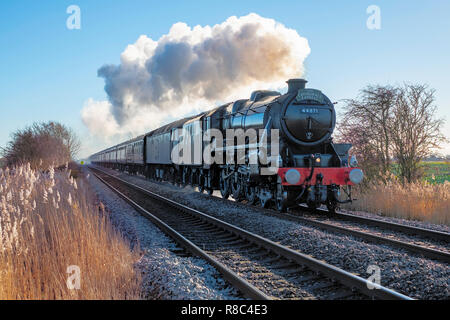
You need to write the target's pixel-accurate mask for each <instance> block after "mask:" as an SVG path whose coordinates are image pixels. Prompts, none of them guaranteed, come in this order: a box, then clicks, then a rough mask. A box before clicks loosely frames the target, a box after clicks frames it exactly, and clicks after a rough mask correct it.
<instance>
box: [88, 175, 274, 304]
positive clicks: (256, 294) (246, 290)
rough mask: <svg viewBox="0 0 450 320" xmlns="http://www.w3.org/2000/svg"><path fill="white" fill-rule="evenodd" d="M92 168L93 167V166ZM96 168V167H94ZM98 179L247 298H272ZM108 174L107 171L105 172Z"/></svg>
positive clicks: (98, 177) (100, 178) (97, 176)
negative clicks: (208, 264) (207, 263)
mask: <svg viewBox="0 0 450 320" xmlns="http://www.w3.org/2000/svg"><path fill="white" fill-rule="evenodd" d="M91 169H92V168H91ZM94 170H95V169H94ZM100 171H101V170H100ZM92 173H93V174H94V175H95V177H96V178H97V179H99V180H100V181H101V182H102V183H104V184H105V185H106V186H107V187H108V188H110V189H111V190H112V191H114V192H115V193H117V194H118V195H119V196H120V197H121V198H122V199H124V200H125V201H126V202H127V203H129V204H130V205H131V206H132V207H134V208H135V209H136V210H137V211H138V212H139V213H140V214H141V215H143V216H144V217H146V218H147V219H149V220H150V221H151V222H153V223H154V224H155V225H156V226H158V228H160V229H161V230H162V231H163V232H164V233H166V234H167V235H168V236H170V237H171V238H172V239H173V240H175V242H176V243H178V244H179V245H180V246H181V247H183V248H185V249H186V250H187V251H189V252H190V253H192V254H193V255H195V256H198V257H200V258H202V259H204V260H206V261H208V262H209V263H210V264H211V265H212V266H213V267H214V268H216V270H217V271H219V272H220V273H221V274H222V275H223V277H224V279H225V280H227V281H228V282H229V283H230V284H231V285H233V286H234V287H235V288H237V289H238V290H239V291H240V292H242V293H243V294H244V295H245V296H246V297H247V298H251V299H256V300H270V299H271V298H270V297H269V296H267V295H266V294H265V293H263V292H262V291H260V290H259V289H258V288H256V287H255V286H253V285H252V284H251V283H249V282H247V281H246V280H245V279H243V278H242V277H240V276H238V275H237V274H236V273H235V272H234V271H232V270H231V269H229V268H228V267H227V266H225V265H224V264H222V263H221V262H220V261H218V260H217V259H215V258H214V257H212V256H211V255H209V254H208V253H206V252H205V251H204V250H202V249H200V248H199V247H198V246H196V245H195V244H194V243H192V242H191V241H190V240H189V239H187V238H185V237H184V236H183V235H181V234H180V233H179V232H177V231H176V230H175V229H173V228H172V227H170V226H169V225H167V224H166V223H164V222H163V221H162V220H161V219H159V218H158V217H156V216H155V215H154V214H152V213H150V212H149V211H148V210H146V209H144V208H143V207H141V206H140V205H139V204H137V203H136V202H135V201H133V200H132V199H130V198H129V197H127V196H126V195H125V194H123V193H122V192H120V191H119V190H117V189H116V188H115V187H113V186H112V185H111V184H110V183H108V182H107V181H105V180H104V179H103V178H102V177H100V176H99V175H98V174H97V173H95V172H93V171H92ZM103 173H104V174H106V173H105V172H103Z"/></svg>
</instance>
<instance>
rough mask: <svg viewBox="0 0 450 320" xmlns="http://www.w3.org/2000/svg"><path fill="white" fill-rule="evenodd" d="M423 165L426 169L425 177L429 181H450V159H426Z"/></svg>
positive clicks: (424, 169)
mask: <svg viewBox="0 0 450 320" xmlns="http://www.w3.org/2000/svg"><path fill="white" fill-rule="evenodd" d="M421 165H422V169H423V171H424V179H425V180H426V181H428V182H429V183H444V182H445V181H449V182H450V162H449V161H424V162H422V163H421Z"/></svg>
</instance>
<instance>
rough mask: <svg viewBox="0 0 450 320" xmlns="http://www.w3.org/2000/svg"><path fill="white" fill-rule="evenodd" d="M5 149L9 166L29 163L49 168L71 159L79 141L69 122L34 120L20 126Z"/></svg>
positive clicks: (76, 150) (77, 148)
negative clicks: (68, 124)
mask: <svg viewBox="0 0 450 320" xmlns="http://www.w3.org/2000/svg"><path fill="white" fill-rule="evenodd" d="M11 136H12V140H11V141H10V142H9V143H8V145H7V146H6V148H4V149H3V150H2V153H3V156H4V158H5V160H6V164H7V165H8V166H16V165H21V164H25V163H29V164H30V165H31V167H32V168H40V169H44V168H48V167H50V166H52V165H55V166H59V165H62V164H64V163H67V162H69V161H70V160H71V159H72V158H73V157H74V156H75V155H76V153H77V152H78V150H79V148H80V142H79V140H78V138H77V136H76V134H75V133H74V132H73V131H72V130H71V129H70V128H67V127H66V126H64V125H62V124H59V123H56V122H47V123H34V124H33V125H32V126H30V127H27V128H25V129H23V130H17V131H16V132H14V133H13V134H12V135H11Z"/></svg>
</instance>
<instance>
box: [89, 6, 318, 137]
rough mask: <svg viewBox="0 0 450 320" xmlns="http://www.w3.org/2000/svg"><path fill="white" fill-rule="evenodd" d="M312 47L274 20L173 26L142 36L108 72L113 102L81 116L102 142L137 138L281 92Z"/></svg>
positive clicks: (103, 73) (253, 17) (96, 104)
mask: <svg viewBox="0 0 450 320" xmlns="http://www.w3.org/2000/svg"><path fill="white" fill-rule="evenodd" d="M309 53H310V48H309V45H308V41H307V40H306V39H305V38H303V37H300V35H299V34H298V33H297V31H295V30H293V29H288V28H286V27H285V26H283V25H282V24H280V23H277V22H276V21H275V20H273V19H267V18H263V17H260V16H259V15H257V14H249V15H247V16H244V17H240V18H237V17H234V16H233V17H230V18H228V19H227V20H226V21H225V22H223V23H222V24H218V25H215V26H213V27H210V26H205V27H201V26H195V27H194V28H191V27H189V26H188V25H186V24H185V23H181V22H179V23H176V24H174V25H173V26H172V27H171V29H170V31H169V33H168V34H166V35H164V36H162V37H161V38H160V39H159V40H158V41H154V40H152V39H151V38H149V37H147V36H145V35H142V36H140V37H139V39H138V40H137V41H136V43H134V44H131V45H129V46H128V47H127V48H126V49H125V51H124V52H123V53H122V54H121V57H120V61H121V62H120V64H119V65H104V66H102V67H101V68H100V69H99V70H98V75H99V76H100V77H102V78H104V79H105V91H106V93H107V95H108V101H95V100H93V99H89V100H87V101H86V103H85V105H84V107H83V109H82V111H81V116H82V120H83V122H84V124H85V125H86V126H87V127H88V128H89V130H90V132H91V133H93V134H95V135H97V136H102V137H104V138H108V137H113V136H117V135H119V136H120V135H121V136H123V135H130V134H133V135H136V134H140V133H144V132H146V131H149V130H151V129H154V128H156V127H157V126H159V125H161V124H163V123H164V122H167V121H169V120H172V119H173V118H180V117H182V116H185V115H187V114H192V113H193V112H194V111H199V112H200V111H202V110H207V109H210V108H212V107H213V106H214V104H215V103H218V102H227V101H232V100H234V99H238V98H245V97H249V95H250V92H251V91H252V90H254V89H269V88H281V87H283V86H285V83H284V82H285V81H286V80H287V79H289V78H292V77H299V76H301V75H302V74H303V72H304V66H303V62H304V60H305V58H306V57H307V56H308V54H309Z"/></svg>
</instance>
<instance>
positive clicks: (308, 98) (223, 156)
mask: <svg viewBox="0 0 450 320" xmlns="http://www.w3.org/2000/svg"><path fill="white" fill-rule="evenodd" d="M287 83H288V91H287V93H286V94H283V95H281V94H280V93H279V92H276V91H267V90H258V91H255V92H253V93H252V94H251V97H250V99H244V100H237V101H235V102H231V103H227V104H225V105H222V106H220V107H217V108H215V109H212V110H210V111H207V112H204V113H201V114H198V115H196V116H193V117H189V118H185V119H181V120H178V121H175V122H172V123H170V124H168V125H165V126H163V127H160V128H158V129H156V130H153V131H151V132H149V133H147V134H145V135H142V136H139V137H137V138H135V139H132V140H130V141H126V142H124V143H121V144H119V145H116V146H113V147H111V148H108V149H106V150H103V151H100V152H98V153H96V154H94V155H92V156H91V157H90V160H91V162H92V163H94V164H98V165H102V166H105V167H110V168H114V169H118V170H121V171H127V172H128V173H130V174H136V173H139V174H142V175H145V176H146V177H148V178H152V179H156V180H167V181H171V182H173V183H176V184H180V185H192V186H196V187H198V189H199V191H200V192H204V191H206V192H207V193H208V194H212V193H213V191H214V190H220V193H221V194H222V197H224V198H228V197H229V196H232V197H233V198H234V199H235V200H236V201H246V202H247V203H249V204H259V205H261V206H262V207H264V208H267V207H270V206H272V205H275V206H276V208H277V210H279V211H285V210H286V209H287V208H289V207H293V206H296V205H298V204H301V203H306V204H307V205H308V206H309V207H311V208H317V207H318V206H320V205H322V204H325V205H326V206H327V208H328V210H329V211H330V212H334V211H335V210H336V207H337V206H338V204H339V203H344V202H349V201H351V186H352V185H354V184H358V183H360V182H361V181H362V179H363V172H362V170H361V169H359V168H357V163H356V159H355V158H354V157H352V158H351V159H349V155H348V151H349V149H350V148H351V144H338V143H333V142H332V137H331V135H332V133H333V130H334V127H335V123H336V113H335V109H334V105H333V103H332V102H331V101H330V100H329V99H328V97H327V96H325V95H324V94H323V93H322V92H321V91H319V90H316V89H309V88H305V84H306V81H305V80H303V79H291V80H289V81H287ZM211 159H213V160H214V161H211ZM255 159H256V160H255ZM222 160H223V161H222ZM341 191H343V196H341ZM341 198H344V199H341Z"/></svg>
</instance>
